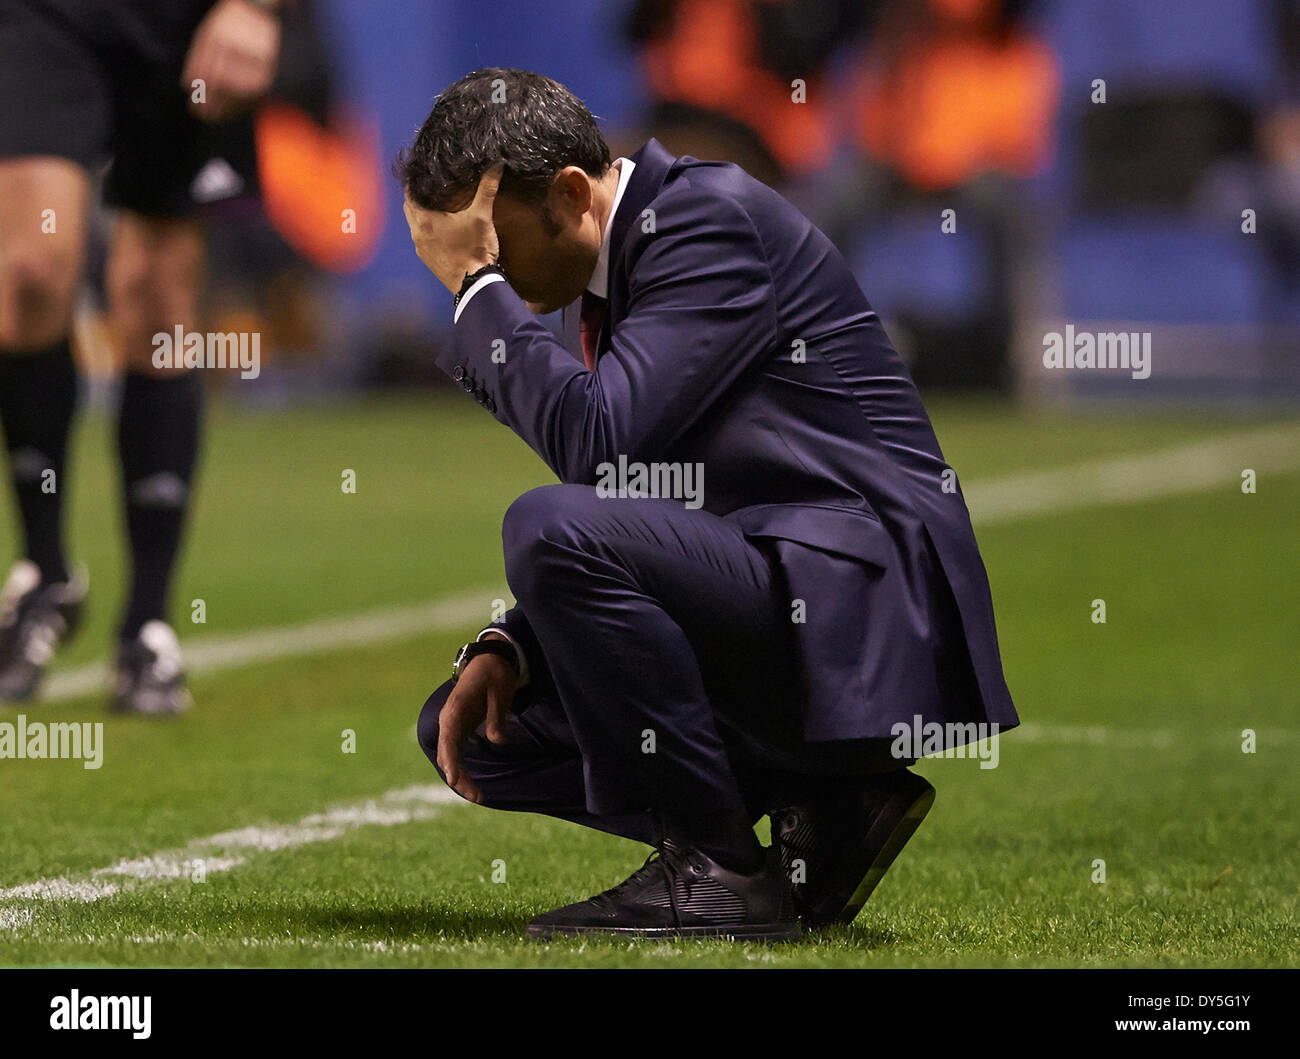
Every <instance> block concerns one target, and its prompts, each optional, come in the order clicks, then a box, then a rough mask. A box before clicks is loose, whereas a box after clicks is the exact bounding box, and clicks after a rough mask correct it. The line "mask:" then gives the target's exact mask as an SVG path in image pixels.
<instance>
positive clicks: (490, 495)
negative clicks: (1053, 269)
mask: <svg viewBox="0 0 1300 1059" xmlns="http://www.w3.org/2000/svg"><path fill="white" fill-rule="evenodd" d="M933 413H934V419H935V423H936V428H937V429H938V432H939V436H940V440H941V442H942V443H943V445H944V448H945V453H946V455H947V456H948V458H949V460H950V461H951V462H952V463H953V465H954V466H955V467H956V468H957V470H958V473H959V474H960V475H961V477H962V481H963V483H964V485H965V487H966V489H967V491H968V493H969V494H970V495H972V496H974V494H975V493H976V491H977V490H978V488H979V483H980V482H981V481H982V480H989V479H992V478H994V477H999V476H1004V475H1008V474H1014V473H1016V472H1020V471H1034V470H1050V469H1053V468H1062V469H1064V468H1068V467H1069V466H1071V465H1072V464H1075V463H1077V462H1080V461H1083V460H1092V459H1101V458H1107V457H1111V456H1124V455H1135V454H1142V453H1144V452H1147V451H1150V450H1151V449H1153V448H1156V447H1160V446H1166V445H1178V444H1181V443H1185V442H1192V441H1198V440H1203V439H1205V438H1206V437H1209V436H1214V435H1218V434H1229V433H1232V432H1234V431H1239V430H1243V429H1246V427H1247V426H1248V424H1243V423H1238V422H1233V421H1229V420H1207V419H1206V418H1204V417H1202V418H1193V417H1182V418H1180V417H1176V416H1171V417H1167V418H1160V419H1154V420H1152V419H1141V420H1139V419H1133V418H1096V417H1079V418H1066V417H1062V416H1059V415H1046V414H1044V415H1041V416H1034V415H1031V414H1027V413H1023V412H1019V411H1017V410H1016V409H1014V408H1013V407H1012V406H1010V405H1003V404H997V403H989V404H982V403H952V402H937V403H936V404H935V406H934V408H933ZM209 423H210V429H209V432H208V435H207V440H206V446H205V453H204V463H203V468H202V472H201V479H200V482H201V486H200V499H199V502H198V506H197V510H196V513H195V518H194V523H193V528H192V533H191V535H190V538H189V540H188V545H187V552H186V559H185V562H184V566H183V569H182V571H181V573H180V576H179V580H178V585H177V591H176V600H177V612H176V619H177V625H178V630H179V632H180V635H181V637H182V642H185V641H191V642H197V640H198V639H208V638H211V637H224V636H241V635H244V634H247V633H250V632H253V631H255V630H257V629H260V628H272V627H276V626H292V625H296V624H303V623H306V622H309V621H313V620H316V619H320V618H322V617H336V618H348V617H350V616H354V615H357V614H361V613H365V612H371V611H379V610H383V609H384V608H393V607H399V606H403V605H410V604H417V603H423V602H428V601H432V600H437V599H440V598H444V597H449V596H453V595H457V594H460V593H463V592H465V591H466V590H471V591H473V590H481V591H482V594H483V599H482V611H483V618H485V619H486V618H487V617H488V616H489V608H490V606H491V603H492V597H493V595H494V592H493V591H492V589H493V586H499V585H500V586H503V585H504V577H503V574H502V565H501V554H500V533H499V531H500V519H501V515H502V514H503V512H504V510H505V508H506V506H507V505H508V503H509V502H510V500H511V499H513V498H514V497H515V496H516V495H518V494H519V493H520V492H522V491H524V490H525V489H527V488H529V487H530V486H533V485H537V484H542V483H544V482H546V481H549V480H551V478H550V475H549V473H548V472H547V471H546V469H545V468H544V467H543V466H542V464H541V463H540V462H539V461H538V460H536V458H535V457H533V456H532V455H531V454H530V453H529V452H528V451H527V450H526V449H525V448H524V447H523V446H522V444H521V443H519V442H518V441H517V440H516V439H514V438H513V436H512V435H510V434H509V433H508V432H507V431H506V430H504V428H501V427H499V426H498V425H497V424H495V423H493V422H492V421H491V420H490V419H489V418H488V417H487V416H485V415H483V413H482V412H481V410H479V409H478V408H477V407H475V406H473V405H472V404H471V403H470V402H466V401H463V400H458V399H455V396H454V395H453V396H451V397H445V398H444V397H433V398H423V397H420V398H416V397H408V398H401V399H386V400H382V401H380V400H372V401H367V402H364V403H362V404H359V405H340V406H337V407H334V406H324V407H317V408H310V409H303V410H296V411H291V412H287V413H282V414H276V415H262V414H256V413H248V412H240V411H237V410H234V409H231V408H229V407H224V406H217V407H214V408H213V410H212V412H211V414H210V419H209ZM109 439H110V426H109V423H108V422H107V421H106V420H105V419H104V418H102V417H96V416H91V417H88V418H87V419H86V420H85V421H83V423H82V424H81V426H80V428H79V431H78V436H77V441H76V448H75V450H74V458H75V463H74V472H73V478H74V480H73V482H72V483H71V484H72V489H73V492H72V508H71V526H70V530H71V534H70V536H71V541H72V546H73V553H74V555H75V556H76V558H78V559H79V560H81V561H84V562H86V563H87V564H88V565H89V568H90V571H91V593H92V595H91V615H90V621H89V623H88V625H87V627H86V628H85V629H84V630H83V632H82V634H81V636H80V637H79V639H78V640H77V641H76V642H75V643H74V644H73V645H71V646H70V647H69V648H68V649H67V650H66V651H64V652H63V653H62V654H61V655H60V658H59V660H58V665H57V669H56V672H59V671H67V670H69V669H73V670H76V669H80V668H82V667H84V666H85V665H86V664H88V663H90V662H93V661H95V660H98V659H102V658H104V657H105V655H106V653H107V647H108V643H109V638H110V632H111V628H112V623H113V621H114V618H115V615H116V611H117V608H118V606H119V603H120V599H121V592H122V583H121V582H122V577H123V574H122V558H123V557H122V552H121V542H120V536H121V535H120V533H119V532H118V526H119V525H120V514H119V512H118V507H117V502H116V485H115V471H113V470H112V461H111V458H110V454H111V446H110V441H109ZM344 470H353V471H355V472H356V482H357V491H356V493H355V494H345V493H344V492H343V491H342V489H341V488H340V483H341V475H342V473H343V471H344ZM1063 473H1064V472H1063ZM3 503H4V506H5V510H3V511H0V519H2V520H3V521H0V527H2V530H0V532H3V533H4V534H5V536H3V537H0V544H3V547H2V548H0V552H3V553H5V554H4V556H3V557H4V558H5V559H7V558H8V556H9V555H10V554H12V537H11V536H10V534H11V533H12V530H11V527H12V525H13V520H12V512H11V511H10V510H9V509H8V499H7V497H6V500H5V501H4V502H3ZM1298 522H1300V472H1298V471H1295V470H1293V471H1290V472H1287V473H1276V474H1271V475H1270V474H1261V476H1260V480H1259V485H1258V492H1257V493H1255V494H1254V495H1246V494H1243V493H1242V491H1241V489H1240V486H1239V482H1238V481H1237V480H1236V479H1228V480H1225V481H1224V483H1223V485H1222V488H1219V489H1214V490H1210V491H1204V492H1200V493H1196V494H1192V495H1184V496H1176V497H1171V498H1167V499H1162V500H1156V501H1149V502H1144V503H1133V504H1125V505H1115V506H1096V507H1085V508H1082V509H1077V510H1071V511H1062V512H1058V513H1055V514H1042V515H1037V516H1034V517H1032V518H1024V519H1021V520H1010V521H1000V522H997V523H995V524H990V525H988V526H984V527H982V528H981V527H977V532H978V535H979V538H980V542H981V546H982V549H983V553H984V557H985V562H986V564H987V566H988V569H989V575H990V579H991V581H992V584H993V590H994V601H995V605H996V609H997V614H998V619H999V628H1000V633H1001V638H1002V646H1003V654H1004V659H1005V663H1006V671H1007V676H1008V680H1009V682H1010V685H1011V688H1012V691H1013V693H1014V695H1015V697H1016V702H1017V705H1018V707H1019V709H1020V712H1021V716H1022V719H1023V720H1024V722H1025V728H1024V730H1023V731H1014V732H1011V733H1008V734H1007V735H1006V736H1005V737H1003V738H1002V739H1001V742H1000V747H999V764H998V767H997V768H995V769H988V770H981V769H979V768H978V767H977V763H976V762H974V761H971V760H928V761H925V762H922V764H921V765H920V766H918V770H919V771H920V772H921V773H923V774H924V775H925V776H927V777H928V778H929V779H930V780H931V781H932V782H933V783H934V784H935V786H936V787H937V789H938V799H937V801H936V803H935V807H934V810H933V811H932V813H931V814H930V816H929V818H928V819H927V820H926V822H925V824H924V825H923V827H922V828H921V830H920V831H919V832H918V833H917V835H916V837H915V838H914V839H913V841H912V842H911V843H910V845H909V846H908V847H907V849H906V851H905V852H904V853H903V855H902V856H901V857H900V859H899V860H898V862H897V864H896V865H895V866H894V868H893V869H892V870H891V871H890V873H889V875H888V876H887V877H886V879H885V881H884V882H883V883H882V884H881V886H880V888H879V889H878V890H877V891H876V893H875V895H874V896H873V897H872V899H871V901H870V902H869V903H868V904H867V906H866V907H865V908H864V910H863V912H862V914H861V915H860V916H859V917H858V919H857V921H856V922H855V923H854V924H853V925H852V926H850V927H846V928H837V929H835V930H832V931H829V932H827V933H825V934H823V935H819V936H813V937H809V938H808V939H807V940H805V941H802V942H799V943H795V944H788V945H777V946H762V945H733V944H729V943H725V942H700V943H695V942H692V943H674V944H668V943H657V942H637V943H626V942H606V941H593V940H587V941H572V942H570V941H562V942H554V943H551V944H541V943H536V942H532V941H529V940H527V939H525V938H523V937H522V929H523V926H524V924H525V923H526V922H527V920H528V919H529V918H530V917H531V916H532V915H534V914H536V913H537V912H539V911H543V910H545V909H547V908H550V907H552V906H554V905H557V904H560V903H566V902H568V901H572V900H577V899H579V898H582V897H585V896H588V895H590V894H592V893H594V892H596V891H598V890H601V889H604V888H606V887H608V886H610V885H612V884H613V883H615V882H617V881H618V880H619V879H621V878H623V877H624V876H625V875H626V874H627V873H628V872H629V871H630V870H631V869H633V868H635V867H636V866H638V865H639V864H640V863H641V861H642V859H643V858H644V857H645V855H646V853H647V852H648V851H647V850H646V849H645V848H644V847H642V846H638V845H635V844H633V843H630V842H626V841H624V840H620V839H617V838H613V837H609V836H604V835H600V834H596V833H594V832H588V831H586V830H584V829H582V828H580V827H577V826H575V825H570V824H566V823H562V822H560V821H556V820H551V819H548V818H545V817H540V816H529V815H518V814H508V813H501V812H496V811H491V810H484V809H479V808H476V807H472V806H469V805H464V804H447V805H441V806H437V807H436V811H435V812H434V813H433V815H431V816H430V817H429V818H427V819H415V820H412V821H410V822H407V823H400V824H396V825H394V826H358V827H355V828H351V829H346V830H344V831H343V832H342V833H341V834H339V835H338V836H337V837H335V838H333V839H331V840H324V841H317V842H313V843H309V844H303V845H297V846H294V847H292V848H284V849H278V850H277V849H266V850H261V851H255V852H250V853H248V854H247V855H246V857H245V859H244V862H243V863H241V864H239V865H238V866H235V867H232V868H231V869H230V870H226V871H221V870H214V871H212V872H210V873H209V874H207V875H206V877H205V878H204V880H203V881H200V882H196V881H193V879H192V878H191V877H190V876H185V877H179V878H170V879H168V878H165V879H162V880H149V881H147V882H141V883H139V884H137V885H135V886H132V887H126V888H123V889H122V890H120V891H119V892H116V893H113V894H110V895H108V896H103V897H101V898H100V899H99V900H95V901H82V900H78V899H75V898H66V899H38V898H31V897H30V896H28V897H12V896H10V897H4V898H0V965H20V966H31V965H47V966H48V965H70V964H71V965H107V966H167V967H172V966H175V967H194V966H327V967H342V966H366V967H415V966H421V967H425V966H428V967H704V966H707V967H743V966H758V965H768V966H810V967H916V966H944V967H948V966H956V967H971V966H1087V967H1098V966H1152V967H1198V966H1257V965H1263V966H1278V965H1289V966H1295V965H1297V964H1298V963H1300V929H1298V926H1297V880H1298V879H1300V814H1298V813H1297V808H1298V804H1297V793H1298V792H1300V769H1298V768H1297V755H1300V681H1298V680H1297V676H1298V675H1300V673H1298V669H1300V667H1298V666H1297V657H1300V654H1298V652H1297V648H1296V640H1297V634H1298V633H1300V549H1298V548H1297V529H1296V527H1297V523H1298ZM196 599H202V600H203V601H204V605H205V608H206V623H204V624H202V625H196V624H192V623H191V622H190V621H189V620H188V619H189V615H190V604H191V601H192V600H196ZM1094 599H1104V600H1105V601H1106V607H1107V621H1106V623H1105V624H1096V623H1094V622H1093V621H1092V601H1093V600H1094ZM475 628H476V626H475V623H474V622H473V621H467V622H465V624H464V626H463V627H456V628H448V629H446V630H444V631H440V632H436V633H428V634H424V635H416V636H395V637H393V638H392V639H391V640H387V641H383V642H378V643H372V644H369V645H367V646H356V647H349V648H341V649H336V650H329V651H323V652H319V653H312V654H305V655H296V656H292V657H283V658H273V659H269V660H263V661H259V662H255V663H252V664H247V665H241V666H235V667H227V668H223V669H218V670H214V671H212V672H206V673H201V674H197V675H196V676H195V677H194V678H193V679H192V687H193V690H194V695H195V699H196V706H195V708H194V710H193V711H192V712H191V713H190V714H189V715H187V716H185V717H184V718H181V719H179V720H177V721H175V722H164V723H151V722H149V721H146V720H140V719H132V718H125V719H124V718H108V717H106V716H105V715H104V713H103V701H102V696H100V695H93V696H90V695H87V696H83V697H81V698H72V699H62V700H59V701H57V702H52V703H48V704H45V705H31V706H28V707H27V708H26V709H24V710H23V711H21V712H23V713H24V714H26V716H27V717H28V719H29V720H42V721H51V720H64V721H99V720H103V721H104V722H105V732H104V763H103V767H102V768H100V769H98V770H87V769H84V768H82V767H81V763H80V762H77V761H30V760H27V761H14V760H2V761H0V891H12V890H13V889H14V888H17V887H21V886H22V885H24V884H26V883H29V882H32V881H35V880H41V879H53V878H60V877H66V878H67V879H69V880H73V881H77V880H81V881H85V880H93V879H95V878H98V877H96V876H95V875H94V874H93V873H94V872H95V870H96V869H99V868H103V867H105V866H109V865H113V864H116V863H117V862H119V861H121V860H123V859H124V858H143V857H148V856H149V855H150V854H153V853H156V852H158V851H165V850H175V849H178V848H183V847H184V846H185V845H186V843H187V842H190V841H191V840H193V839H197V838H203V837H205V836H209V835H213V834H217V833H220V832H225V831H230V830H232V829H237V828H244V827H252V826H255V825H256V826H262V825H274V824H292V823H294V822H296V821H300V820H302V819H303V818H304V817H307V816H309V815H310V814H312V813H317V812H320V811H322V810H325V809H327V808H328V807H330V806H332V805H339V804H354V803H357V802H359V801H361V800H363V799H365V798H368V797H375V796H379V795H381V794H382V793H383V792H385V791H390V790H394V789H399V788H404V787H409V786H411V785H413V784H437V783H439V782H440V781H439V780H438V778H437V775H436V773H434V771H433V769H432V768H431V767H430V766H429V765H428V764H427V762H426V761H425V759H424V756H423V754H422V753H421V752H420V750H419V747H418V746H417V745H416V742H415V737H414V725H415V719H416V715H417V713H418V710H419V707H420V704H421V703H422V702H423V700H424V698H425V696H426V695H427V693H428V692H429V691H430V690H431V689H432V688H433V687H434V686H435V684H436V683H438V682H440V681H441V680H442V679H444V676H445V674H446V673H447V671H448V667H449V661H450V659H451V657H452V653H453V651H454V649H455V647H456V646H457V645H458V644H459V643H461V642H462V641H463V640H464V639H465V638H466V635H467V634H469V633H472V632H473V631H474V630H475ZM19 712H20V711H19V710H17V709H14V708H0V722H14V721H16V718H17V715H18V713H19ZM345 729H351V730H352V731H354V732H355V733H356V752H355V753H351V754H345V753H343V752H342V737H341V733H342V732H343V731H344V730H345ZM1246 729H1251V730H1253V731H1254V732H1256V739H1257V746H1256V752H1255V753H1253V754H1252V753H1243V750H1242V733H1243V731H1244V730H1246ZM1099 861H1104V865H1105V868H1104V870H1105V882H1104V883H1103V882H1099V881H1095V880H1096V879H1097V877H1098V867H1097V864H1096V862H1099ZM1229 869H1231V870H1230V871H1229ZM502 873H504V881H494V876H495V877H496V878H498V879H499V878H500V877H501V875H502Z"/></svg>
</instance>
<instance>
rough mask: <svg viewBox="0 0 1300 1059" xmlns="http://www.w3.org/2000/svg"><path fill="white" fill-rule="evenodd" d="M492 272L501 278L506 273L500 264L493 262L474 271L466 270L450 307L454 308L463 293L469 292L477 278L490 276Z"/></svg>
mask: <svg viewBox="0 0 1300 1059" xmlns="http://www.w3.org/2000/svg"><path fill="white" fill-rule="evenodd" d="M493 273H495V274H496V275H498V276H500V277H501V278H502V279H504V278H505V275H506V273H505V270H504V269H503V268H502V267H501V266H500V265H495V264H488V265H484V266H483V267H482V268H480V269H478V270H476V271H474V272H466V273H465V281H464V282H463V283H461V285H460V290H458V291H457V292H456V298H455V300H454V301H453V302H452V308H455V307H456V306H457V305H459V304H460V300H461V298H463V297H465V295H466V294H467V293H469V289H470V287H472V286H474V284H475V283H477V282H478V281H479V280H481V279H482V278H483V277H484V276H490V275H492V274H493Z"/></svg>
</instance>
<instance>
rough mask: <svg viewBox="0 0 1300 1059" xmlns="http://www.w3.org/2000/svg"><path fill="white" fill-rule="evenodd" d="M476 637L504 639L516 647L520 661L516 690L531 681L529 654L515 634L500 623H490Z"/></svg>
mask: <svg viewBox="0 0 1300 1059" xmlns="http://www.w3.org/2000/svg"><path fill="white" fill-rule="evenodd" d="M474 639H475V640H504V641H505V642H506V643H508V644H509V645H510V646H511V647H513V648H514V649H515V658H516V661H517V662H518V663H519V665H518V670H519V679H518V682H517V683H516V685H515V690H516V691H518V690H519V689H520V688H522V687H523V686H524V685H525V684H527V683H528V681H529V673H528V656H527V655H525V654H524V649H523V647H521V646H520V644H519V641H518V640H516V639H515V638H514V637H513V636H511V635H510V634H509V633H508V632H506V631H505V630H504V629H502V628H501V627H500V626H498V625H489V626H488V627H487V628H486V629H484V630H483V631H482V632H480V633H479V634H478V635H477V636H476V637H475V638H474Z"/></svg>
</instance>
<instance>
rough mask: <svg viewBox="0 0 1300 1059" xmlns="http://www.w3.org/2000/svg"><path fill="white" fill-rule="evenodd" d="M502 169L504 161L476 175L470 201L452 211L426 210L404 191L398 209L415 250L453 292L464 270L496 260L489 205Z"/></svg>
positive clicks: (453, 292)
mask: <svg viewBox="0 0 1300 1059" xmlns="http://www.w3.org/2000/svg"><path fill="white" fill-rule="evenodd" d="M504 171H505V163H504V162H497V163H496V165H494V166H492V167H491V168H490V169H488V170H487V171H486V172H485V173H484V174H483V175H482V176H481V177H480V178H479V182H478V190H477V192H476V193H475V195H474V201H473V202H471V203H470V204H469V205H468V206H466V207H465V208H464V209H463V210H457V211H456V212H455V213H449V212H446V211H444V210H426V209H424V208H423V207H422V206H419V205H417V204H416V203H414V202H412V201H411V196H410V194H409V193H408V194H407V195H406V199H405V202H404V203H403V205H402V209H403V211H404V212H405V214H406V223H407V225H409V226H410V229H411V242H412V243H414V244H415V252H416V254H418V255H419V257H420V260H421V261H423V262H424V263H425V265H426V266H428V269H429V271H430V272H432V273H433V274H434V275H435V276H437V277H438V280H439V281H440V282H441V283H442V285H443V286H444V287H446V288H447V289H448V290H449V291H451V293H452V294H453V295H455V294H457V293H459V292H460V286H461V284H462V283H463V282H464V281H465V276H466V274H467V273H470V272H477V271H478V270H479V269H480V268H482V267H483V266H484V265H491V264H495V263H496V260H497V257H498V255H499V253H500V250H499V247H498V245H497V230H496V228H495V226H494V225H493V224H492V206H493V203H494V202H495V200H496V196H497V188H498V187H499V186H500V185H501V174H502V173H503V172H504Z"/></svg>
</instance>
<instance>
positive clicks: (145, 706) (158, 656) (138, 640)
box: [108, 621, 191, 717]
mask: <svg viewBox="0 0 1300 1059" xmlns="http://www.w3.org/2000/svg"><path fill="white" fill-rule="evenodd" d="M190 705H191V700H190V693H189V690H188V688H186V686H185V669H184V667H183V665H182V662H181V647H180V644H179V643H178V642H177V640H176V633H175V632H173V631H172V627H171V626H170V625H168V624H167V623H166V622H162V621H150V622H146V623H145V624H144V627H143V628H141V630H140V632H139V635H137V636H136V637H135V639H133V640H127V641H126V642H125V643H123V644H122V646H121V647H120V648H119V649H118V653H117V668H116V671H115V672H114V674H113V697H112V699H111V701H110V702H109V704H108V709H109V712H110V713H139V714H148V715H150V716H155V717H157V716H169V715H174V714H178V713H184V712H185V711H186V710H188V709H189V708H190Z"/></svg>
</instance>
